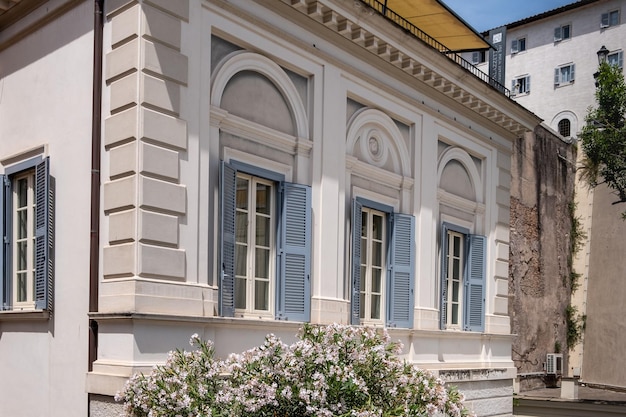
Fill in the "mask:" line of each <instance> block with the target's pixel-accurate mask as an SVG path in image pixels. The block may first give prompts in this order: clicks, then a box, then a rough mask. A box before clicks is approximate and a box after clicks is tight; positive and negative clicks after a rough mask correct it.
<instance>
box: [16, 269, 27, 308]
mask: <svg viewBox="0 0 626 417" xmlns="http://www.w3.org/2000/svg"><path fill="white" fill-rule="evenodd" d="M26 286H27V284H26V273H25V272H24V273H20V274H17V301H18V302H22V301H26V300H27V297H28V295H27V294H28V291H27V288H26Z"/></svg>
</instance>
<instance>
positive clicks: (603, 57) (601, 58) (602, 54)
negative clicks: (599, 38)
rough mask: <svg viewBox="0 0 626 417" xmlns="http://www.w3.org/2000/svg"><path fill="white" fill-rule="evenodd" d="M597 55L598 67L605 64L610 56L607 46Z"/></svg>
mask: <svg viewBox="0 0 626 417" xmlns="http://www.w3.org/2000/svg"><path fill="white" fill-rule="evenodd" d="M596 53H597V54H598V65H602V64H604V63H605V62H606V59H607V58H608V56H609V50H608V49H606V46H604V45H602V48H600V50H599V51H598V52H596Z"/></svg>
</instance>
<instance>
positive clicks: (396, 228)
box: [350, 197, 415, 328]
mask: <svg viewBox="0 0 626 417" xmlns="http://www.w3.org/2000/svg"><path fill="white" fill-rule="evenodd" d="M363 207H367V208H370V209H373V210H376V211H379V212H382V213H385V214H386V216H387V217H386V223H387V233H386V237H387V248H384V251H385V252H386V259H387V262H386V265H385V268H386V271H385V277H386V279H385V282H384V285H385V290H384V292H385V294H386V295H385V296H384V298H383V300H382V301H383V303H382V304H383V306H382V308H381V312H384V314H385V316H384V318H381V320H380V321H377V322H376V323H373V322H372V321H366V320H361V317H360V310H361V309H360V294H361V291H360V284H361V261H360V257H361V224H362V219H361V216H362V208H363ZM355 225H359V226H358V228H357V227H355ZM414 239H415V217H414V216H412V215H409V214H403V213H397V212H394V209H393V207H391V206H388V205H385V204H382V203H379V202H376V201H372V200H368V199H366V198H362V197H356V198H354V199H353V200H352V257H351V258H352V259H351V269H352V272H351V275H352V276H351V278H352V289H351V313H350V322H351V324H353V325H363V324H377V325H384V326H386V327H401V328H412V327H413V310H414V304H415V301H414V297H415V240H414Z"/></svg>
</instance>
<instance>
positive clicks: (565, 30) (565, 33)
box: [554, 25, 571, 42]
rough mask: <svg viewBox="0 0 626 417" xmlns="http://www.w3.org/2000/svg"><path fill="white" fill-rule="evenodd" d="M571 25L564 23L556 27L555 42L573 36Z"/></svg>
mask: <svg viewBox="0 0 626 417" xmlns="http://www.w3.org/2000/svg"><path fill="white" fill-rule="evenodd" d="M570 29H571V26H570V25H563V26H559V27H558V28H555V29H554V42H560V41H562V40H565V39H569V38H570V37H571V33H570V32H571V30H570Z"/></svg>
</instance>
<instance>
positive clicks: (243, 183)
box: [237, 178, 248, 210]
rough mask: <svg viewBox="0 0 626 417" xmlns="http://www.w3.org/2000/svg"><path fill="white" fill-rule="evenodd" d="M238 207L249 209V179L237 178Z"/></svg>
mask: <svg viewBox="0 0 626 417" xmlns="http://www.w3.org/2000/svg"><path fill="white" fill-rule="evenodd" d="M237 208H238V209H242V210H247V209H248V180H247V179H245V178H237Z"/></svg>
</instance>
